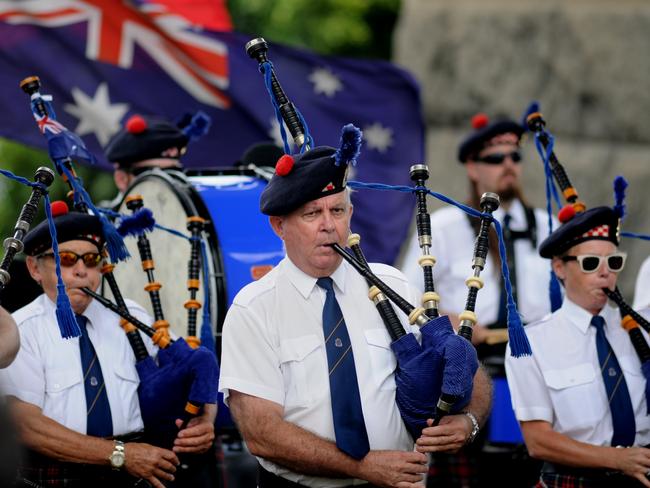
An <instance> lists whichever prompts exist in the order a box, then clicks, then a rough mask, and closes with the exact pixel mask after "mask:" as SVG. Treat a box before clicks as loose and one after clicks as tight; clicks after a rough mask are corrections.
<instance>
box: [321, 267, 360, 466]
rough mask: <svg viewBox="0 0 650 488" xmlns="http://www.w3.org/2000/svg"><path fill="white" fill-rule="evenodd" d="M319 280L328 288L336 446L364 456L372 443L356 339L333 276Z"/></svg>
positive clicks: (325, 309)
mask: <svg viewBox="0 0 650 488" xmlns="http://www.w3.org/2000/svg"><path fill="white" fill-rule="evenodd" d="M316 283H317V284H318V286H319V287H321V288H323V289H324V290H325V291H326V292H327V296H326V298H325V306H324V307H323V334H324V336H325V348H326V350H327V364H328V366H329V379H330V396H331V399H332V416H333V419H334V433H335V435H336V446H337V447H338V448H339V449H340V450H341V451H343V452H344V453H346V454H348V455H349V456H352V457H353V458H355V459H362V458H363V457H364V456H365V455H366V454H368V451H369V450H370V443H369V442H368V432H367V431H366V424H365V421H364V420H363V410H362V408H361V396H360V394H359V383H358V382H357V372H356V369H355V367H354V354H353V352H352V343H351V342H350V336H349V335H348V328H347V326H346V325H345V320H343V313H342V312H341V307H339V304H338V302H337V301H336V296H335V295H334V287H333V283H332V278H319V279H318V281H316Z"/></svg>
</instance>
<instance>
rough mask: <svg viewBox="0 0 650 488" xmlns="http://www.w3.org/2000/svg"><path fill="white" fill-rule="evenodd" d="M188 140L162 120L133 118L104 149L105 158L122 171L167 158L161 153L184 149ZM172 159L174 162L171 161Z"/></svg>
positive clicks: (172, 125)
mask: <svg viewBox="0 0 650 488" xmlns="http://www.w3.org/2000/svg"><path fill="white" fill-rule="evenodd" d="M188 142H189V138H188V137H187V136H186V135H185V134H184V133H183V131H182V130H180V129H179V128H178V127H177V126H176V125H174V124H172V123H170V122H167V121H166V120H163V119H159V118H154V117H143V116H140V115H134V116H132V117H131V118H129V120H127V121H126V124H124V128H123V129H122V130H121V131H120V132H118V133H117V134H115V135H114V136H113V137H112V138H111V140H110V141H109V143H108V145H107V146H106V150H105V152H106V158H107V159H108V160H109V161H111V162H113V163H117V164H118V165H119V166H120V167H122V168H128V167H129V166H131V165H132V164H134V163H137V162H138V161H144V160H146V159H154V158H160V157H170V156H166V155H164V154H163V153H164V152H165V151H167V150H168V149H171V148H177V149H178V150H179V156H180V153H181V152H182V149H183V148H184V147H185V146H187V144H188ZM173 159H177V158H176V157H173Z"/></svg>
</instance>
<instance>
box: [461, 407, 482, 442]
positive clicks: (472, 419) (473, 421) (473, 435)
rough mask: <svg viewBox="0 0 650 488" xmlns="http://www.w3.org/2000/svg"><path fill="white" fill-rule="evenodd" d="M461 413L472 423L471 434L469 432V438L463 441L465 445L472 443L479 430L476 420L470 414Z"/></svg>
mask: <svg viewBox="0 0 650 488" xmlns="http://www.w3.org/2000/svg"><path fill="white" fill-rule="evenodd" d="M463 413H464V414H465V415H466V416H467V418H468V419H469V420H470V422H472V432H470V434H469V437H468V438H467V440H466V441H465V444H471V443H472V442H474V439H475V438H476V436H477V435H478V431H479V430H480V428H479V426H478V420H476V417H475V416H474V414H473V413H472V412H463Z"/></svg>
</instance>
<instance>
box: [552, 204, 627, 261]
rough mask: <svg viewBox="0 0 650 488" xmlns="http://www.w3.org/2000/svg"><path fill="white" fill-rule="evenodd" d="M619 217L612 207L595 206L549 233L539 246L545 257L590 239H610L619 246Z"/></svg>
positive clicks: (560, 252)
mask: <svg viewBox="0 0 650 488" xmlns="http://www.w3.org/2000/svg"><path fill="white" fill-rule="evenodd" d="M618 226H619V218H618V215H617V214H616V212H614V210H613V209H612V208H610V207H594V208H590V209H589V210H586V211H584V212H582V213H578V214H575V216H573V217H572V218H571V219H569V220H567V221H566V222H564V223H563V224H562V225H560V226H559V227H558V228H557V229H556V230H555V231H553V233H551V235H549V236H548V237H547V238H546V239H545V240H544V242H542V245H541V246H540V248H539V254H540V256H542V257H543V258H552V257H553V256H560V255H561V254H562V253H564V252H565V251H567V250H568V249H569V248H571V247H573V246H575V245H577V244H580V243H581V242H585V241H590V240H600V241H610V242H612V243H614V244H615V245H617V246H618V244H619V240H620V236H619V228H618Z"/></svg>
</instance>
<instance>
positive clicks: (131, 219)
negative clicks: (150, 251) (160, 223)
mask: <svg viewBox="0 0 650 488" xmlns="http://www.w3.org/2000/svg"><path fill="white" fill-rule="evenodd" d="M155 225H156V219H154V216H153V212H152V211H151V210H149V209H148V208H145V207H143V208H141V209H139V210H138V211H136V212H135V213H134V214H133V215H130V216H128V217H123V218H122V220H121V222H120V225H119V227H118V228H117V232H118V233H119V234H120V235H121V236H122V237H126V236H133V237H138V236H141V235H142V234H144V233H145V232H151V231H152V230H153V228H154V226H155Z"/></svg>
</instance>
